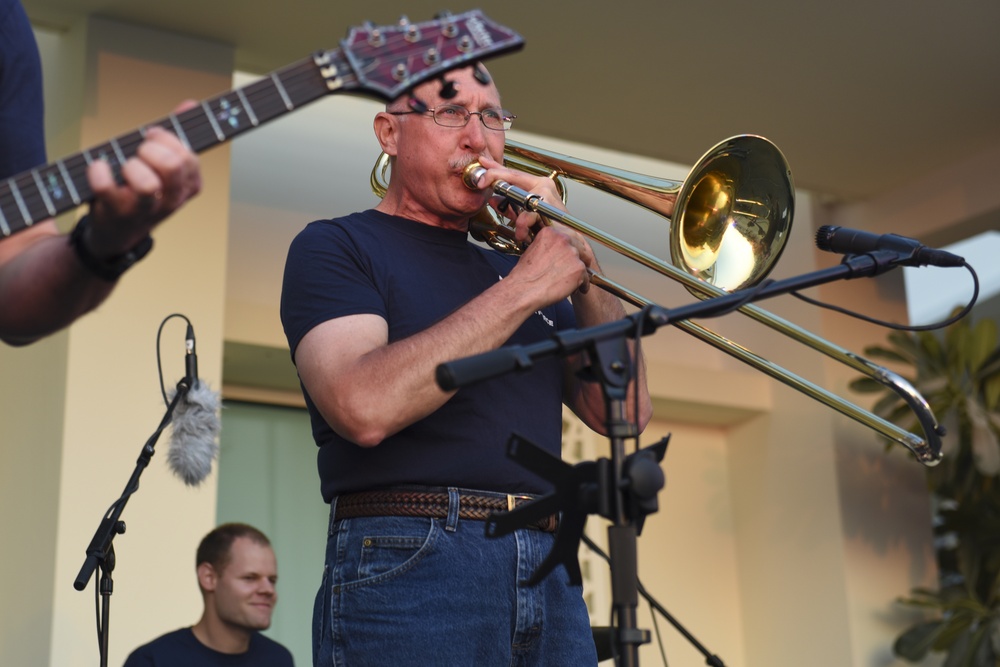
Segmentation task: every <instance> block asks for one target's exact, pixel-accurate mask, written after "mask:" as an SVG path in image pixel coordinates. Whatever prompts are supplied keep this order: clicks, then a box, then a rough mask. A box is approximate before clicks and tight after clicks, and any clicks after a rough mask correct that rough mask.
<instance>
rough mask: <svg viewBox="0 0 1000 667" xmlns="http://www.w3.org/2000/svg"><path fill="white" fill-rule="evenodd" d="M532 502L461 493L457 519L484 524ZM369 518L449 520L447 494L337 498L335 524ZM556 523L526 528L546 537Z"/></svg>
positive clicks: (381, 493) (364, 493) (522, 498)
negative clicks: (390, 517) (406, 517)
mask: <svg viewBox="0 0 1000 667" xmlns="http://www.w3.org/2000/svg"><path fill="white" fill-rule="evenodd" d="M529 500H531V497H530V496H514V495H509V494H508V495H507V496H506V497H504V496H480V495H476V494H470V493H461V494H460V495H459V503H458V518H460V519H472V520H474V521H485V520H486V519H488V518H489V516H490V514H492V513H493V512H509V511H510V510H512V509H514V508H515V507H517V506H518V505H521V504H523V503H525V502H527V501H529ZM369 516H418V517H426V518H429V519H447V518H448V493H447V492H444V491H395V490H392V491H362V492H360V493H346V494H344V495H342V496H338V497H337V510H336V513H335V514H334V520H337V521H339V520H340V519H352V518H356V517H369ZM558 526H559V520H558V518H557V517H556V515H555V514H553V515H550V516H547V517H545V518H544V519H539V520H538V521H536V522H534V523H532V524H529V526H528V527H529V528H537V529H538V530H543V531H545V532H547V533H554V532H556V528H557V527H558Z"/></svg>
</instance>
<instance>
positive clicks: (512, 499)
mask: <svg viewBox="0 0 1000 667" xmlns="http://www.w3.org/2000/svg"><path fill="white" fill-rule="evenodd" d="M519 500H531V496H526V495H523V494H516V493H508V494H507V511H508V512H512V511H514V508H515V507H517V501H519Z"/></svg>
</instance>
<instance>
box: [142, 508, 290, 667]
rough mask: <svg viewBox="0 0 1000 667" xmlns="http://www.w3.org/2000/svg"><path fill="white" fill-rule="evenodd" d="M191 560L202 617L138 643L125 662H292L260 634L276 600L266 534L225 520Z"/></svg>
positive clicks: (168, 665)
mask: <svg viewBox="0 0 1000 667" xmlns="http://www.w3.org/2000/svg"><path fill="white" fill-rule="evenodd" d="M195 560H196V566H197V574H198V587H199V588H200V589H201V596H202V599H203V601H204V611H203V612H202V615H201V620H199V621H198V622H197V623H196V624H195V625H194V626H192V627H190V628H181V629H180V630H175V631H173V632H170V633H167V634H165V635H163V636H162V637H159V638H158V639H155V640H153V641H152V642H150V643H148V644H146V645H144V646H140V647H139V648H137V649H136V650H135V651H133V652H132V654H131V655H130V656H129V657H128V659H127V660H126V661H125V667H175V666H176V665H184V666H185V667H217V666H219V665H227V666H232V667H293V665H294V662H293V660H292V654H291V653H290V652H289V651H288V649H286V648H285V647H284V646H282V645H281V644H279V643H277V642H275V641H274V640H272V639H268V638H267V637H265V636H264V635H262V634H260V631H261V630H266V629H267V628H268V627H270V625H271V613H272V612H273V611H274V605H275V603H276V602H277V601H278V593H277V591H276V590H275V585H276V584H277V582H278V566H277V561H276V560H275V557H274V550H273V549H272V548H271V542H270V541H269V540H268V539H267V536H265V535H264V533H262V532H261V531H259V530H257V529H256V528H254V527H253V526H249V525H246V524H242V523H227V524H223V525H221V526H219V527H218V528H216V529H214V530H213V531H212V532H210V533H209V534H208V535H206V536H205V538H204V539H203V540H202V541H201V544H200V545H198V552H197V558H196V559H195Z"/></svg>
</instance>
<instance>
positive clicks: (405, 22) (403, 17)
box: [399, 14, 410, 28]
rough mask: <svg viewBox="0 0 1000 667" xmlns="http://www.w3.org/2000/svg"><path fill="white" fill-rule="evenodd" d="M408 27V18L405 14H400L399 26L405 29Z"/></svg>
mask: <svg viewBox="0 0 1000 667" xmlns="http://www.w3.org/2000/svg"><path fill="white" fill-rule="evenodd" d="M408 25H410V19H409V17H407V16H406V14H401V15H400V17H399V26H400V27H401V28H405V27H406V26H408Z"/></svg>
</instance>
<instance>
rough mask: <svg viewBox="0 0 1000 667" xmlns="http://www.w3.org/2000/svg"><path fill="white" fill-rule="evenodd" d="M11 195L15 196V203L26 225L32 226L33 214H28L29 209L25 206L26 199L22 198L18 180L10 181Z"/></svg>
mask: <svg viewBox="0 0 1000 667" xmlns="http://www.w3.org/2000/svg"><path fill="white" fill-rule="evenodd" d="M10 193H11V194H12V195H14V201H16V202H17V208H18V209H19V210H20V211H21V217H22V218H24V224H25V225H29V226H30V225H31V223H32V222H34V220H32V219H31V214H30V213H28V207H27V206H25V205H24V198H23V197H21V189H20V188H19V187H17V180H13V179H12V180H11V181H10Z"/></svg>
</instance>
